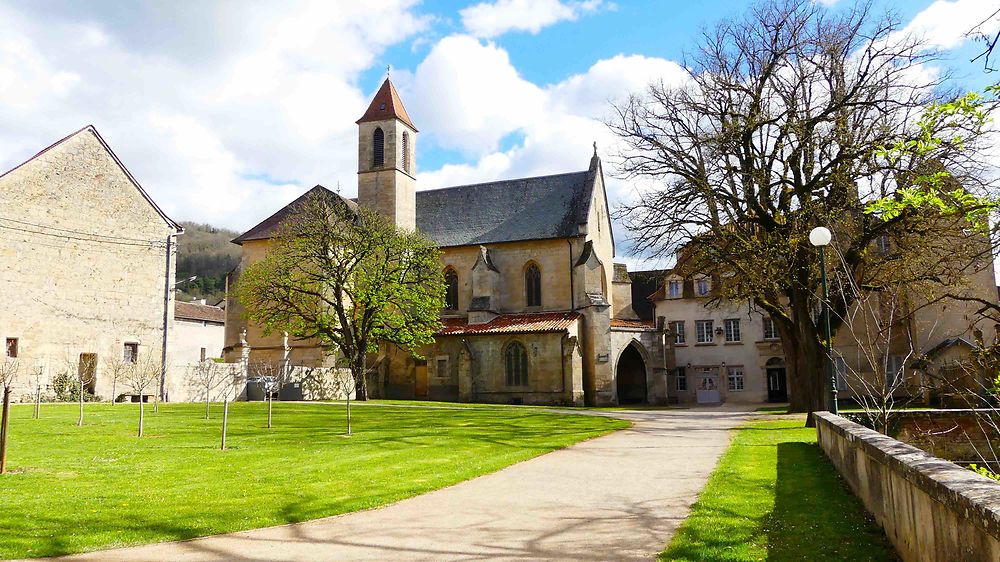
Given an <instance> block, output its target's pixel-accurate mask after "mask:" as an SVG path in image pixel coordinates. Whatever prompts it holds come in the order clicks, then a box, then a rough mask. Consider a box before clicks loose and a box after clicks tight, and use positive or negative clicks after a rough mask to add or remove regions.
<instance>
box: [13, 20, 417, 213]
mask: <svg viewBox="0 0 1000 562" xmlns="http://www.w3.org/2000/svg"><path fill="white" fill-rule="evenodd" d="M415 4H416V1H415V0H376V1H369V2H365V3H364V4H362V3H347V2H337V3H333V2H323V1H318V2H309V1H302V2H294V3H287V2H284V3H260V4H257V5H255V7H254V9H253V10H242V9H238V10H233V9H232V6H226V5H224V4H209V5H204V6H202V5H196V4H183V3H182V4H174V3H162V4H160V3H149V4H143V5H142V7H141V9H139V8H138V7H136V8H134V9H127V10H121V9H119V7H116V6H112V5H105V4H101V3H74V2H66V3H63V4H61V5H56V6H53V5H52V4H50V3H47V4H45V5H44V6H42V5H39V4H38V3H35V2H27V1H25V2H18V1H17V0H14V1H13V2H11V3H5V4H3V5H0V61H2V63H0V91H3V92H4V103H3V104H0V122H2V123H3V124H4V127H2V128H0V168H4V169H7V168H9V167H11V166H13V165H15V164H17V163H19V162H20V161H22V160H24V159H25V158H27V157H29V156H30V155H31V154H33V153H34V152H36V151H38V150H39V149H41V148H43V147H45V146H47V145H48V144H50V143H51V142H53V141H54V140H56V139H58V138H61V137H62V136H64V135H66V134H67V133H69V132H71V131H74V130H76V129H79V128H80V127H82V126H83V125H85V124H88V123H92V124H94V125H95V126H96V127H97V128H98V130H99V131H100V132H101V134H102V135H103V136H104V137H105V138H106V139H107V140H108V142H109V143H110V144H111V146H112V148H114V149H115V151H116V152H117V153H118V155H119V156H120V157H121V158H122V159H123V160H124V162H125V163H126V164H127V165H128V166H129V169H130V170H131V171H132V172H133V173H134V174H135V175H136V177H137V179H139V181H140V182H141V183H142V184H143V186H144V187H145V188H146V189H147V191H148V192H150V194H151V195H152V196H153V198H154V199H156V200H157V202H158V203H160V204H161V206H162V207H163V208H164V210H165V211H167V212H168V213H169V214H170V215H171V216H173V217H175V218H178V219H189V220H198V221H205V222H212V223H213V224H217V225H219V226H229V227H233V228H246V227H249V226H252V225H253V224H255V223H256V222H257V221H259V220H260V219H262V218H264V217H266V216H268V215H269V214H271V213H272V212H274V210H275V209H276V208H278V207H280V206H281V205H283V204H285V203H287V202H288V201H290V200H291V199H293V198H294V197H295V196H297V195H298V194H299V193H301V191H302V189H303V187H309V186H312V185H314V184H316V183H323V184H324V185H328V186H330V187H335V186H336V185H337V183H338V182H340V181H342V182H343V183H344V184H345V185H347V186H349V189H353V188H354V184H355V177H356V168H357V156H356V152H355V151H354V146H355V142H356V135H357V132H356V127H355V125H354V121H355V120H356V119H357V118H358V116H359V115H360V114H361V113H362V112H363V111H364V108H365V106H366V104H367V101H368V97H369V95H370V94H371V92H367V91H362V90H361V89H360V88H358V86H357V81H358V79H359V76H360V74H361V73H362V72H363V71H365V70H367V69H368V68H370V67H372V66H373V65H374V64H375V62H376V60H377V59H378V58H379V57H380V56H381V55H382V53H383V52H384V51H385V50H386V49H387V48H389V47H390V46H392V45H394V44H397V43H400V42H403V41H407V40H408V39H409V38H412V37H413V36H415V34H417V33H418V32H420V31H422V30H424V29H426V28H427V25H428V19H427V18H426V17H424V16H421V15H419V14H418V13H416V12H415V10H414V6H415Z"/></svg>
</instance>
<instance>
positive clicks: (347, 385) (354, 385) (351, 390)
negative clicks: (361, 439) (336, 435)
mask: <svg viewBox="0 0 1000 562" xmlns="http://www.w3.org/2000/svg"><path fill="white" fill-rule="evenodd" d="M328 376H329V377H330V383H331V385H332V386H333V389H334V392H335V393H336V395H337V396H338V397H343V399H344V401H345V402H346V404H347V434H348V435H352V434H353V428H352V426H351V421H352V420H351V396H357V392H358V379H356V378H355V377H354V376H353V374H352V373H351V371H350V369H345V368H339V369H338V368H333V369H330V371H329V375H328Z"/></svg>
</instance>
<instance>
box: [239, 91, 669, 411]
mask: <svg viewBox="0 0 1000 562" xmlns="http://www.w3.org/2000/svg"><path fill="white" fill-rule="evenodd" d="M357 125H358V198H357V200H356V202H357V204H359V205H363V206H367V207H370V208H373V209H376V210H377V211H379V212H380V213H382V214H384V215H385V216H387V217H389V218H390V219H392V220H393V221H394V223H395V224H396V225H397V226H399V227H400V228H407V229H416V230H418V231H419V232H420V233H421V234H423V235H424V236H426V237H428V238H430V239H431V240H433V241H434V242H436V243H437V244H438V245H439V246H440V247H441V249H442V252H443V255H442V263H441V274H442V275H443V276H444V279H445V280H446V283H447V298H446V301H447V306H446V308H445V309H444V310H442V311H441V320H442V324H443V328H442V329H441V330H440V331H439V332H438V333H437V334H436V336H435V343H434V344H433V345H431V346H428V347H427V348H425V349H422V350H420V351H419V355H420V358H417V357H414V356H413V355H412V354H410V353H408V352H405V351H402V350H399V349H395V348H387V349H384V350H383V351H382V352H380V356H379V357H378V358H377V360H376V363H375V364H376V367H375V370H376V376H375V378H376V379H377V380H376V381H375V383H376V384H372V385H371V386H370V388H369V392H370V394H371V395H373V396H378V397H384V398H402V399H428V400H446V401H463V402H502V403H523V404H574V405H584V404H588V405H606V404H622V403H666V401H667V384H666V382H667V379H666V373H667V360H668V357H667V355H668V354H669V353H670V346H669V345H668V344H667V341H666V333H665V332H664V331H663V329H662V328H663V327H662V326H659V327H657V326H656V325H655V323H654V322H644V321H640V320H639V319H638V317H637V316H636V315H635V313H634V312H633V310H632V306H631V304H632V302H631V301H632V290H631V281H630V279H629V275H628V272H627V271H626V269H625V266H624V265H623V264H615V263H614V258H615V244H614V232H613V230H612V224H611V219H610V217H609V212H608V211H609V209H608V203H607V196H606V193H605V188H604V171H603V169H602V165H601V160H600V158H599V157H598V156H597V151H596V146H595V150H594V154H593V155H592V156H591V158H590V161H589V163H588V164H587V165H586V166H585V167H584V166H581V168H580V169H578V170H574V171H569V172H566V173H560V174H554V175H548V176H539V177H531V178H515V179H508V180H502V181H493V182H487V183H479V184H473V185H463V186H456V187H446V188H439V187H437V186H421V187H422V188H423V189H420V190H418V189H417V178H416V143H417V135H418V130H417V128H416V126H415V125H414V122H413V120H412V119H411V118H410V116H409V115H408V114H407V112H406V109H405V108H404V107H403V103H402V101H401V100H400V97H399V94H398V93H397V91H396V89H395V87H394V86H393V85H392V82H390V81H389V79H386V80H385V82H384V83H383V84H382V86H381V88H379V90H378V92H377V93H376V94H375V97H374V99H373V100H372V102H371V105H370V106H369V107H368V110H367V111H366V112H365V113H364V115H362V116H361V118H360V119H359V120H358V121H357ZM581 160H582V159H581ZM581 164H583V162H582V161H581ZM314 190H324V191H326V188H325V187H323V186H316V187H314V188H313V189H312V190H310V191H309V192H307V193H306V194H304V195H303V196H302V197H303V198H304V197H307V196H308V195H309V193H311V192H313V191H314ZM294 205H295V202H293V203H291V204H290V205H289V206H286V207H285V208H283V209H281V210H279V211H278V212H277V213H275V214H274V215H272V216H271V217H269V218H267V219H265V220H264V221H263V222H261V223H260V224H258V225H257V226H255V227H253V228H251V229H250V230H249V231H247V232H246V233H244V234H243V235H241V236H240V237H238V238H236V239H235V240H234V243H236V244H239V245H241V246H242V248H243V258H242V263H241V268H243V267H246V265H248V264H249V263H252V262H253V261H255V260H257V259H260V257H261V256H263V255H264V253H265V252H266V249H267V243H268V239H269V238H270V236H271V235H272V234H273V233H274V231H275V228H276V227H277V225H278V224H280V223H281V221H282V219H283V218H284V217H285V216H287V215H288V213H289V212H291V211H290V209H291V208H293V207H294ZM238 273H239V272H238V271H237V272H235V273H234V276H235V275H238ZM231 282H232V280H231ZM226 310H227V322H226V352H227V355H226V356H227V360H229V361H233V360H235V359H236V358H238V357H240V356H241V354H245V347H249V348H250V357H251V360H256V361H279V360H281V358H285V359H284V360H286V361H288V362H289V363H290V364H291V365H292V366H302V367H316V366H324V365H326V366H328V365H329V361H330V360H331V359H330V358H326V357H324V356H323V354H322V353H321V352H320V350H319V349H318V348H317V347H316V346H315V345H312V344H311V343H310V342H307V341H302V342H297V341H288V340H287V339H283V338H282V336H281V335H280V334H272V335H270V336H267V337H265V336H264V335H263V334H262V333H261V331H260V329H259V328H258V327H256V326H252V325H250V326H248V325H247V320H246V319H245V318H244V316H243V314H242V307H241V306H239V303H238V302H233V301H232V300H231V301H230V303H229V305H228V306H227V309H226ZM244 330H245V331H246V336H245V343H243V342H244V339H243V335H242V333H243V331H244Z"/></svg>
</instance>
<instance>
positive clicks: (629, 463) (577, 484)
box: [61, 408, 748, 562]
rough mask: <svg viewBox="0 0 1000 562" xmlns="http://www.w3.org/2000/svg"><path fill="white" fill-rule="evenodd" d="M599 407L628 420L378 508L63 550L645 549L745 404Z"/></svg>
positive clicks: (520, 555) (248, 553)
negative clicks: (176, 538)
mask: <svg viewBox="0 0 1000 562" xmlns="http://www.w3.org/2000/svg"><path fill="white" fill-rule="evenodd" d="M607 415H613V416H614V417H620V418H625V419H628V420H631V421H632V422H633V423H634V425H633V426H632V427H631V428H630V429H625V430H622V431H618V432H616V433H613V434H610V435H607V436H604V437H599V438H597V439H592V440H590V441H585V442H582V443H578V444H576V445H574V446H572V447H568V448H566V449H562V450H559V451H555V452H552V453H549V454H546V455H542V456H540V457H537V458H534V459H531V460H528V461H525V462H521V463H518V464H515V465H512V466H509V467H507V468H505V469H503V470H500V471H498V472H495V473H492V474H488V475H485V476H480V477H478V478H474V479H472V480H467V481H465V482H461V483H459V484H456V485H454V486H450V487H448V488H443V489H440V490H437V491H434V492H430V493H427V494H423V495H420V496H416V497H413V498H410V499H407V500H403V501H400V502H398V503H395V504H392V505H389V506H386V507H383V508H380V509H374V510H370V511H362V512H357V513H350V514H345V515H340V516H336V517H328V518H324V519H317V520H314V521H308V522H305V523H296V524H290V525H281V526H278V527H268V528H264V529H255V530H251V531H243V532H238V533H231V534H226V535H218V536H213V537H205V538H201V539H194V540H190V541H183V542H170V543H160V544H153V545H146V546H139V547H132V548H124V549H118V550H105V551H99V552H91V553H86V554H81V555H75V556H70V557H66V558H62V559H61V560H100V561H123V562H125V561H127V562H136V561H143V562H145V561H153V560H157V561H159V560H172V561H208V560H247V561H257V560H261V561H263V560H269V561H270V560H275V561H277V560H434V561H442V560H593V561H603V560H649V559H651V558H655V556H656V554H657V553H658V552H660V551H661V550H662V549H663V548H664V546H665V545H666V543H667V542H668V540H669V539H670V537H671V536H673V533H674V531H675V530H676V529H677V526H678V525H679V524H680V522H681V521H683V520H684V518H685V517H686V516H687V514H688V511H689V509H690V506H691V504H692V503H693V502H694V500H695V498H696V497H697V495H698V492H699V491H700V490H701V489H702V487H703V486H704V485H705V481H706V479H707V478H708V475H709V474H710V473H711V471H712V469H713V468H714V467H715V465H716V463H717V462H718V459H719V457H720V456H721V454H722V453H723V451H725V449H726V447H727V446H728V444H729V435H730V434H729V430H730V429H732V428H734V427H737V426H739V425H740V424H741V423H742V422H743V420H745V419H746V418H747V417H748V413H747V412H746V411H742V410H736V409H728V408H726V409H722V408H712V409H690V410H681V409H677V410H645V411H628V412H614V413H613V414H607Z"/></svg>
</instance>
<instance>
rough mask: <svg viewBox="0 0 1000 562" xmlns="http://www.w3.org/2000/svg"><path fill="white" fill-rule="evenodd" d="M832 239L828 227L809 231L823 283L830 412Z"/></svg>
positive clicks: (833, 390)
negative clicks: (829, 256)
mask: <svg viewBox="0 0 1000 562" xmlns="http://www.w3.org/2000/svg"><path fill="white" fill-rule="evenodd" d="M832 239H833V234H831V233H830V229H829V228H826V227H825V226H817V227H816V228H814V229H812V231H811V232H809V243H810V244H812V245H813V246H816V247H817V248H819V271H820V279H822V284H823V329H824V331H825V335H826V355H827V357H826V374H827V378H828V380H829V381H830V406H829V407H830V413H832V414H836V413H838V408H837V377H836V375H835V374H834V371H833V334H832V333H831V330H830V290H829V289H828V288H827V285H826V252H825V251H824V250H825V249H826V247H827V246H828V245H829V244H830V240H832Z"/></svg>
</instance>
